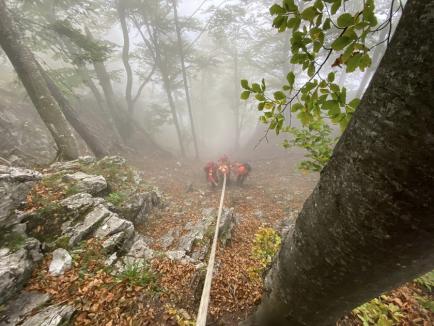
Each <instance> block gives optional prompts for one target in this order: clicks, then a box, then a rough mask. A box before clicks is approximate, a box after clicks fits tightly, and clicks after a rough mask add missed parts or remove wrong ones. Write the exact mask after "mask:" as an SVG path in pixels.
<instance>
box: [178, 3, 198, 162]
mask: <svg viewBox="0 0 434 326" xmlns="http://www.w3.org/2000/svg"><path fill="white" fill-rule="evenodd" d="M172 3H173V13H174V16H175V29H176V35H177V39H178V52H179V56H180V59H181V70H182V80H183V82H184V90H185V98H186V100H187V108H188V115H189V118H190V125H191V135H192V137H193V145H194V152H195V157H196V158H199V149H198V146H197V136H196V129H195V126H194V119H193V112H192V108H191V99H190V90H189V89H188V81H187V69H186V68H185V58H184V49H183V47H182V37H181V28H180V27H179V22H178V10H177V8H176V0H172Z"/></svg>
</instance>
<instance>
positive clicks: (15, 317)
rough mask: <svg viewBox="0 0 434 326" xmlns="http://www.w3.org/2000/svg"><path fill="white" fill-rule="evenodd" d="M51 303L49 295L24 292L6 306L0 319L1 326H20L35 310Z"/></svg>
mask: <svg viewBox="0 0 434 326" xmlns="http://www.w3.org/2000/svg"><path fill="white" fill-rule="evenodd" d="M48 301H50V295H48V294H47V293H39V292H28V291H23V292H21V293H20V294H19V295H18V296H17V297H15V298H14V299H13V300H12V301H11V302H9V304H8V305H7V306H6V308H5V310H4V312H3V316H2V317H1V319H0V326H14V325H18V324H19V323H20V322H21V321H22V320H24V319H25V318H26V317H27V316H28V315H29V314H30V313H31V312H32V311H33V310H35V309H37V308H39V307H42V306H43V305H45V304H46V303H47V302H48Z"/></svg>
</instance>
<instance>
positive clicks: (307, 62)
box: [241, 0, 390, 171]
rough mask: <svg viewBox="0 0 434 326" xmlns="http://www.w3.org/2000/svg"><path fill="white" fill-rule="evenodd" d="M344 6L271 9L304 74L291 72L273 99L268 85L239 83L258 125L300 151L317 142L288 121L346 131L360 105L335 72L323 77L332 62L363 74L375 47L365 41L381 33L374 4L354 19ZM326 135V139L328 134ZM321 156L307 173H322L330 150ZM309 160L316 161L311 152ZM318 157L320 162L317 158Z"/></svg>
mask: <svg viewBox="0 0 434 326" xmlns="http://www.w3.org/2000/svg"><path fill="white" fill-rule="evenodd" d="M344 3H345V1H342V0H316V1H305V2H304V5H303V10H301V9H300V7H299V6H300V5H296V4H295V1H294V0H284V1H282V3H281V4H274V5H273V6H272V7H271V8H270V14H271V15H272V16H274V20H273V26H274V27H275V28H276V29H278V31H279V32H284V31H286V30H289V31H290V33H291V39H290V44H291V52H292V56H291V60H290V62H291V63H292V64H294V65H298V66H300V67H301V70H302V73H298V74H296V72H295V71H291V72H289V74H288V76H287V83H286V84H284V85H282V87H281V89H280V90H277V91H274V92H272V94H270V93H268V92H267V91H266V88H267V87H266V83H265V80H264V79H262V81H261V83H252V84H250V83H249V82H248V81H247V80H242V81H241V87H242V88H243V92H242V93H241V99H243V100H247V99H249V98H252V97H254V98H255V99H256V101H258V111H260V112H261V116H260V121H261V122H263V123H265V124H268V126H269V130H274V131H275V133H276V134H277V135H278V134H279V133H281V132H290V133H291V134H293V135H294V136H295V137H296V138H297V141H296V142H293V144H295V145H297V146H299V145H300V146H302V147H304V148H306V147H308V148H309V147H312V145H310V144H311V140H312V138H313V136H311V135H309V136H308V134H307V132H306V131H305V130H301V131H299V132H297V131H295V130H294V128H292V127H291V122H289V124H288V123H287V120H288V116H291V117H292V115H293V114H294V115H295V116H296V117H297V119H298V120H300V122H301V124H302V128H307V130H308V131H309V130H310V129H312V128H311V127H310V126H311V124H312V123H317V122H318V121H323V120H324V118H325V117H326V118H329V119H330V120H331V121H332V122H333V123H334V124H338V125H339V126H340V127H341V130H344V129H345V128H346V126H347V125H348V122H349V121H350V119H351V117H352V114H353V112H354V111H355V109H356V107H357V106H358V104H359V102H360V100H359V99H348V98H347V89H346V88H345V87H344V86H342V85H338V84H337V83H336V82H335V72H329V73H328V76H327V78H325V77H324V76H323V74H321V73H323V72H324V71H323V70H325V69H329V68H328V67H327V65H326V63H327V62H329V61H328V60H329V59H332V60H335V63H334V64H333V65H332V67H333V66H336V67H338V68H340V67H342V69H346V71H347V72H348V73H350V72H354V71H356V70H360V71H365V70H366V68H367V67H369V66H370V65H371V62H372V60H371V53H370V50H371V48H372V47H368V46H367V45H366V43H367V38H368V37H369V36H372V35H373V34H374V33H375V32H377V31H378V28H376V26H377V24H378V22H377V19H376V17H375V4H374V0H366V1H364V6H363V8H362V10H361V11H357V12H353V13H351V12H348V10H341V8H342V7H343V6H344ZM347 9H348V8H347ZM387 24H390V21H386V22H385V23H383V24H382V26H381V27H382V28H385V27H387ZM325 67H327V68H325ZM289 120H290V121H291V119H289ZM323 129H324V131H325V128H323ZM313 130H314V131H317V130H316V129H315V128H314V129H313ZM324 135H325V136H328V135H327V132H324ZM316 136H318V133H317V135H316ZM301 138H304V139H303V140H301ZM315 143H318V142H317V141H316V142H315ZM324 143H327V144H332V142H331V141H330V139H325V140H324ZM323 145H324V144H323ZM285 147H290V146H285ZM314 147H318V146H314ZM320 147H322V148H323V149H324V148H325V147H324V146H320ZM322 152H323V153H322V154H321V155H320V156H321V160H318V161H319V162H321V163H320V164H314V165H312V164H307V165H306V164H304V168H307V169H309V170H315V171H318V169H320V168H321V167H322V166H324V164H323V162H322V159H323V158H325V157H327V156H328V157H330V156H329V155H328V154H329V152H330V150H329V149H327V150H325V149H324V151H322ZM309 155H312V153H311V151H309ZM314 155H315V156H318V153H316V154H314Z"/></svg>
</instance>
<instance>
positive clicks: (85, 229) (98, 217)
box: [65, 205, 112, 247]
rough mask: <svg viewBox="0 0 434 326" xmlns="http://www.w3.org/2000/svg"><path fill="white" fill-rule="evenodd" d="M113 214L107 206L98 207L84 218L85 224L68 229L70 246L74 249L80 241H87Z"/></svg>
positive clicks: (81, 223) (80, 223)
mask: <svg viewBox="0 0 434 326" xmlns="http://www.w3.org/2000/svg"><path fill="white" fill-rule="evenodd" d="M111 214H112V212H110V211H109V210H108V209H107V208H106V207H105V206H103V205H98V206H96V207H95V208H94V209H93V210H91V211H90V212H89V213H88V214H87V215H86V216H85V217H84V220H83V222H79V223H78V224H76V225H74V226H70V227H68V228H67V230H66V232H65V234H66V235H68V236H69V246H70V247H73V246H75V245H77V244H78V243H79V242H80V241H82V240H84V239H86V238H87V237H88V236H89V235H91V234H92V233H93V231H95V230H96V229H97V228H98V226H99V225H100V223H101V222H102V221H103V220H104V219H105V218H106V217H108V216H110V215H111Z"/></svg>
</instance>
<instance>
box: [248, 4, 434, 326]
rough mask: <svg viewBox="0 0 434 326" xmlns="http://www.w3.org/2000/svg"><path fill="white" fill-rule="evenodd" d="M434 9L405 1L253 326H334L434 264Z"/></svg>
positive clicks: (282, 254)
mask: <svg viewBox="0 0 434 326" xmlns="http://www.w3.org/2000/svg"><path fill="white" fill-rule="evenodd" d="M433 8H434V1H433V0H430V1H416V0H410V1H408V2H407V4H406V6H405V8H404V13H403V15H402V18H401V21H400V22H399V25H398V28H397V31H396V34H395V36H394V38H393V39H392V42H391V44H390V46H389V48H388V49H387V51H386V54H385V56H384V58H383V60H382V62H381V64H380V66H379V68H378V70H377V72H376V74H375V76H374V78H373V81H372V83H371V84H370V86H369V87H368V90H367V92H366V94H365V95H364V97H363V99H362V102H361V104H360V106H359V108H358V109H357V110H356V112H355V113H354V115H353V118H352V120H351V121H350V123H349V125H348V127H347V129H346V130H345V132H344V134H343V135H342V137H341V139H340V141H339V143H338V144H337V146H336V148H335V150H334V153H333V156H332V158H331V160H330V162H329V163H328V164H327V166H326V167H325V168H324V170H323V171H322V172H321V178H320V181H319V183H318V185H317V186H316V188H315V190H314V192H313V193H312V195H311V196H310V197H309V199H308V200H307V201H306V202H305V204H304V207H303V210H302V212H301V213H300V215H299V217H298V218H297V220H296V222H295V226H294V228H293V230H292V231H290V232H289V234H288V235H287V236H286V238H285V239H284V241H283V243H282V248H281V250H280V253H279V255H278V257H277V259H276V261H275V263H274V265H273V268H272V271H271V273H270V274H269V277H268V278H267V285H268V289H269V291H270V292H269V293H268V294H267V295H266V296H265V297H264V299H263V301H262V303H261V305H260V306H259V309H258V310H257V312H256V314H255V315H254V317H253V318H252V319H250V320H249V322H248V324H254V325H316V326H321V325H332V324H334V323H335V321H336V320H337V319H338V318H340V317H341V316H342V315H343V314H345V313H346V312H347V311H349V310H351V309H353V308H354V307H356V306H358V305H360V304H361V303H363V302H366V301H367V300H369V299H371V298H373V297H375V296H378V295H379V294H380V293H382V292H384V291H388V290H390V289H392V288H395V287H396V286H399V285H400V284H402V283H404V282H407V281H410V280H412V279H413V278H415V277H417V276H418V275H420V274H423V273H426V272H428V271H430V270H432V269H433V268H434V241H433V239H434V218H433V216H434V206H433V205H432V203H433V202H434V191H433V184H434V164H433V162H434V151H433V146H434V133H433V131H434V110H433V107H434V94H433V92H432V90H433V85H434V80H433V75H432V72H433V71H434V39H433V38H432V30H433V28H434V18H433V16H432V15H431V16H429V15H427V13H429V12H432V10H433Z"/></svg>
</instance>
